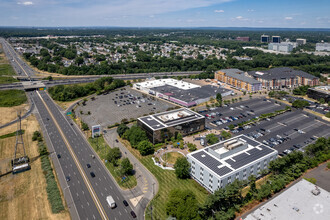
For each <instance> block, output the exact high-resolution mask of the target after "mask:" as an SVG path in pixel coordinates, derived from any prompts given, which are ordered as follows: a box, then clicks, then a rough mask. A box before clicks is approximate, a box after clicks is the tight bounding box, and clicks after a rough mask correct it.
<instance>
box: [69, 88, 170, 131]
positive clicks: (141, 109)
mask: <svg viewBox="0 0 330 220" xmlns="http://www.w3.org/2000/svg"><path fill="white" fill-rule="evenodd" d="M170 107H175V106H174V105H173V104H170V103H168V102H165V101H162V100H158V99H155V98H153V97H150V96H148V95H145V94H144V95H142V94H141V93H139V92H137V91H135V90H133V89H131V88H129V87H125V89H124V90H119V91H114V92H110V93H108V94H105V95H99V96H96V97H95V99H94V100H92V99H90V100H88V101H87V102H86V103H85V105H84V106H83V105H82V104H80V105H79V106H78V107H77V108H76V110H75V112H76V115H77V116H78V117H80V118H82V120H83V121H84V122H86V123H87V124H88V125H89V126H92V125H98V124H100V125H101V126H102V127H103V128H105V127H107V126H109V125H113V124H115V123H120V122H121V121H122V120H123V119H127V120H130V119H132V118H134V119H136V118H138V117H140V116H143V115H145V114H149V113H152V112H153V113H156V112H163V111H166V110H167V109H168V108H170ZM81 111H82V113H83V114H81ZM88 112H90V114H88Z"/></svg>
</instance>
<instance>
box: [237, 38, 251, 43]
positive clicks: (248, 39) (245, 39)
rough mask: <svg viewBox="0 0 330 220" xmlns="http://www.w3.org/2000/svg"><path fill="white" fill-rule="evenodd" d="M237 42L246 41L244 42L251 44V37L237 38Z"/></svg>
mask: <svg viewBox="0 0 330 220" xmlns="http://www.w3.org/2000/svg"><path fill="white" fill-rule="evenodd" d="M236 40H238V41H244V42H249V41H250V37H236Z"/></svg>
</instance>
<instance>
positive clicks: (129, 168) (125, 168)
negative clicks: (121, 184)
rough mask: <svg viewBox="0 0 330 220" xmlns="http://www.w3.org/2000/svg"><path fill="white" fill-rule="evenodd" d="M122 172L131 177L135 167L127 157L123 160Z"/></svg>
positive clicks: (121, 164)
mask: <svg viewBox="0 0 330 220" xmlns="http://www.w3.org/2000/svg"><path fill="white" fill-rule="evenodd" d="M120 167H121V172H122V173H123V174H126V175H131V174H132V171H133V165H132V164H131V162H130V161H129V159H128V158H127V157H125V158H124V159H122V160H121V163H120Z"/></svg>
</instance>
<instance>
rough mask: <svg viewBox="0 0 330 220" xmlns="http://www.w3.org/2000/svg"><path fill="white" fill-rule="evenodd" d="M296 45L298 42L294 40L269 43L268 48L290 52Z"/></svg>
mask: <svg viewBox="0 0 330 220" xmlns="http://www.w3.org/2000/svg"><path fill="white" fill-rule="evenodd" d="M296 45H297V44H296V43H292V42H282V43H269V44H268V50H273V51H278V52H285V53H290V52H291V51H292V50H293V48H295V47H296Z"/></svg>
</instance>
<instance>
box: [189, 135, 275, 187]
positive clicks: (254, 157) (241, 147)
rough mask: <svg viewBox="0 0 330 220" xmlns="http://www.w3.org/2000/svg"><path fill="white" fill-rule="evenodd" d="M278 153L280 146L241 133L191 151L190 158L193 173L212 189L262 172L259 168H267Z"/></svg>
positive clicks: (198, 180)
mask: <svg viewBox="0 0 330 220" xmlns="http://www.w3.org/2000/svg"><path fill="white" fill-rule="evenodd" d="M277 154H278V152H277V150H274V149H272V148H270V147H268V146H266V145H264V144H262V143H260V142H258V141H255V140H253V139H251V138H249V137H247V136H245V135H239V136H236V137H234V138H231V139H228V140H225V141H222V142H219V143H217V144H214V145H212V146H209V147H206V148H204V149H200V150H198V151H195V152H192V153H189V154H188V155H187V160H188V161H189V163H190V164H191V170H190V174H191V176H192V177H193V178H194V179H195V180H196V181H197V182H198V183H200V184H201V185H202V186H203V187H205V188H206V189H207V190H208V191H210V192H212V193H213V192H214V191H215V190H217V189H219V188H223V187H225V186H226V185H227V184H230V183H232V182H233V181H234V180H235V179H239V180H247V178H248V177H249V176H250V175H255V176H259V172H260V171H261V170H263V169H267V168H268V164H269V162H270V161H272V160H274V159H276V157H277Z"/></svg>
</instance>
